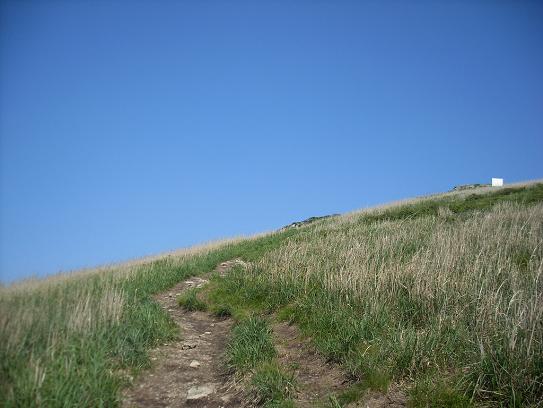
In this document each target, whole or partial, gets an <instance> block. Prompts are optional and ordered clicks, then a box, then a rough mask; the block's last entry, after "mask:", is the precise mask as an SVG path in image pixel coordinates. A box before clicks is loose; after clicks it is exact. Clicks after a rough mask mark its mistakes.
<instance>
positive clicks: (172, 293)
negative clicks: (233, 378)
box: [122, 261, 242, 408]
mask: <svg viewBox="0 0 543 408" xmlns="http://www.w3.org/2000/svg"><path fill="white" fill-rule="evenodd" d="M235 263H236V261H229V262H225V263H223V264H221V265H220V266H219V267H218V268H217V269H216V271H218V272H219V273H224V272H226V271H227V270H228V269H230V268H231V267H232V266H233V265H234V264H235ZM205 283H207V280H206V279H205V278H199V277H193V278H190V279H188V280H186V281H184V282H181V283H179V284H178V285H176V286H175V287H173V288H171V289H170V290H168V291H167V292H165V293H161V294H160V295H158V296H157V297H156V298H155V299H156V301H157V302H158V303H160V305H161V306H162V307H163V308H164V309H166V310H167V311H168V313H169V314H170V316H171V317H172V319H173V320H174V321H175V322H176V323H177V325H178V326H180V327H181V338H182V339H181V340H177V341H174V342H172V343H169V344H164V345H162V346H161V347H159V348H158V349H156V350H153V351H152V352H151V359H152V360H153V361H154V366H153V368H151V369H150V370H148V371H147V372H146V373H143V374H142V375H141V376H140V377H139V378H138V379H137V380H136V381H135V383H134V384H133V386H132V387H130V388H128V389H126V390H125V392H124V394H123V404H122V405H123V407H185V406H186V407H202V408H203V407H210V408H211V407H215V408H217V407H224V408H229V407H239V406H241V405H242V403H241V401H240V399H239V396H238V395H237V393H236V392H235V391H234V390H231V389H230V387H229V382H228V380H229V376H228V375H226V373H224V369H223V365H222V364H221V362H222V353H223V351H224V348H225V345H226V341H227V338H228V335H229V333H230V328H231V327H232V324H233V322H232V320H231V319H227V320H221V319H218V318H215V317H214V316H212V315H210V314H208V313H206V312H199V311H196V312H186V311H184V310H183V309H182V308H180V307H179V305H178V304H177V297H178V296H179V295H180V294H181V293H182V292H183V291H185V290H187V289H189V288H191V287H198V286H201V285H204V284H205Z"/></svg>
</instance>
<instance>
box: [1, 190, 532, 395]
mask: <svg viewBox="0 0 543 408" xmlns="http://www.w3.org/2000/svg"><path fill="white" fill-rule="evenodd" d="M236 257H239V258H242V259H244V260H245V261H248V262H250V265H251V266H250V268H249V269H247V270H246V269H237V270H234V271H233V272H232V273H230V274H229V275H228V276H226V277H224V278H220V277H215V278H214V280H213V281H212V284H211V285H210V286H209V288H208V289H207V292H208V293H207V296H205V297H204V298H205V299H207V301H208V302H209V303H210V307H211V309H212V310H213V309H215V310H223V311H228V313H231V314H233V315H234V316H235V317H236V318H237V319H239V321H240V325H247V322H248V320H247V319H253V320H254V319H255V314H257V315H261V316H260V317H262V316H264V317H266V316H267V315H268V314H270V313H276V315H277V316H279V317H280V318H282V319H287V320H289V321H292V322H293V323H295V324H297V325H299V326H300V328H301V329H302V330H303V332H304V333H305V334H307V335H308V336H311V338H312V340H313V343H314V345H315V346H316V347H317V348H318V349H319V350H320V351H321V352H322V353H323V354H324V355H326V356H328V357H329V358H330V359H332V360H334V361H337V362H339V363H341V364H342V365H344V367H346V369H347V370H348V371H349V372H350V373H351V375H352V377H353V379H354V380H355V381H358V382H359V383H360V385H361V386H360V389H361V390H363V389H364V388H372V387H373V388H381V389H383V388H386V386H387V385H388V384H389V383H390V382H399V381H401V382H402V384H405V386H406V387H407V388H408V389H409V392H410V398H411V404H412V405H413V406H466V405H469V404H473V405H481V404H482V405H492V406H500V405H502V406H537V405H538V404H541V403H543V323H542V321H543V295H542V294H543V291H542V289H543V185H542V184H534V185H528V186H522V187H516V188H503V189H496V190H490V189H484V190H483V191H481V192H478V191H477V190H475V191H471V190H470V191H469V192H466V193H452V194H449V195H442V196H436V197H432V198H429V199H426V200H418V201H415V202H411V203H403V204H398V205H394V206H389V207H387V208H382V209H375V210H369V211H362V212H359V213H352V214H348V215H345V216H340V217H333V218H329V219H325V220H319V221H316V222H314V223H310V224H307V225H305V226H303V227H300V228H293V229H287V230H284V231H281V232H277V233H273V234H269V235H265V236H261V237H258V238H254V239H247V240H241V241H235V242H229V243H224V244H221V245H218V246H216V247H210V248H202V249H201V250H200V251H194V252H192V253H188V254H184V255H180V256H172V257H165V258H163V259H158V260H155V261H152V262H150V263H147V264H142V265H134V266H131V267H124V268H123V267H121V268H118V269H109V270H102V271H98V272H95V273H86V274H82V275H79V276H73V277H67V278H63V279H58V278H53V279H49V280H45V281H43V282H41V283H38V284H29V285H26V286H25V285H20V286H18V287H14V288H12V289H4V290H3V291H2V292H1V294H0V395H2V396H5V397H4V400H3V401H2V403H3V404H4V405H5V406H38V405H47V406H81V405H85V406H111V405H114V404H115V403H117V402H118V398H119V397H118V396H119V389H120V388H121V387H122V386H123V385H126V384H127V382H128V379H129V378H130V375H133V374H137V371H138V370H140V369H142V368H145V367H147V366H148V364H149V361H148V357H147V350H149V348H151V347H153V346H154V345H156V344H158V343H159V342H161V341H164V340H165V339H171V338H173V337H175V336H177V335H178V333H176V329H175V327H174V325H173V324H172V322H171V321H170V320H169V318H168V316H167V314H166V313H165V312H164V311H163V310H162V309H160V308H159V307H158V306H157V304H156V303H155V302H154V301H153V300H152V295H153V294H154V293H158V292H160V291H163V290H164V289H166V288H168V287H171V286H172V285H174V284H175V283H177V282H178V281H180V280H182V279H183V278H185V277H188V276H190V275H193V274H200V273H205V272H209V271H211V270H212V269H213V268H214V267H215V266H216V265H217V264H218V263H219V262H222V261H226V260H229V259H233V258H236ZM242 327H243V326H242ZM237 330H238V332H239V331H240V330H241V329H239V328H238V329H237ZM234 338H235V336H234ZM232 347H233V346H232ZM231 349H232V348H231ZM242 357H243V356H242ZM240 358H241V357H240ZM267 364H269V362H267ZM259 372H260V373H262V371H259ZM263 376H264V377H265V375H264V374H260V377H257V378H256V379H255V380H254V381H255V382H258V381H259V379H260V378H261V377H263ZM340 397H341V396H338V398H336V399H335V401H340V400H341V398H340Z"/></svg>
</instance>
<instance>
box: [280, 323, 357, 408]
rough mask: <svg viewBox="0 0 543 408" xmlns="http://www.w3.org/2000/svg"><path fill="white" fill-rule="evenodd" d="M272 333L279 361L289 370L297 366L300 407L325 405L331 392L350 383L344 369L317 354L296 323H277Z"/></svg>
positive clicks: (296, 401) (296, 374)
mask: <svg viewBox="0 0 543 408" xmlns="http://www.w3.org/2000/svg"><path fill="white" fill-rule="evenodd" d="M273 333H274V336H275V347H276V348H277V358H278V360H279V363H280V364H281V366H283V367H285V368H286V369H287V370H288V369H291V370H294V375H295V378H296V383H297V386H298V393H297V394H296V398H295V399H294V403H295V404H296V406H297V407H301V408H306V407H307V408H310V407H315V406H322V404H324V403H325V402H326V401H327V399H326V398H327V396H328V395H329V394H331V393H338V392H341V391H343V390H345V389H346V388H347V387H348V386H349V381H348V379H347V377H346V375H345V373H344V372H343V371H342V370H340V369H339V367H338V366H336V365H333V364H329V363H327V362H326V361H325V360H324V358H323V357H321V356H320V355H318V354H317V353H316V352H315V351H314V350H313V348H312V347H311V346H310V345H309V344H308V343H309V341H308V340H307V339H304V338H302V336H301V334H300V331H299V330H298V328H297V327H296V326H294V325H289V324H287V323H276V324H274V325H273Z"/></svg>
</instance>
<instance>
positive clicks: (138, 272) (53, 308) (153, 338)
mask: <svg viewBox="0 0 543 408" xmlns="http://www.w3.org/2000/svg"><path fill="white" fill-rule="evenodd" d="M296 233H297V231H285V232H281V233H276V234H271V235H267V236H263V237H261V238H257V239H253V240H246V241H240V242H237V243H233V244H225V245H223V246H221V247H219V248H217V249H213V250H210V251H209V252H206V251H204V252H203V253H202V254H195V255H191V256H186V257H184V258H182V259H177V258H175V257H166V258H164V259H160V260H157V261H154V262H150V263H149V264H145V265H140V266H135V267H132V268H125V269H123V268H120V269H113V270H106V271H102V272H95V273H89V274H82V275H79V276H77V275H76V276H73V277H67V278H61V279H56V278H52V279H49V280H45V281H44V282H43V283H40V284H29V285H26V286H24V287H22V288H19V289H4V290H3V291H2V292H1V293H0V395H2V405H3V406H5V407H33V406H65V407H69V406H88V407H95V406H96V407H100V406H108V407H109V406H116V405H118V404H119V391H120V389H121V388H122V387H123V386H125V385H127V384H128V383H129V382H128V376H126V375H125V374H124V373H127V372H132V373H133V374H137V373H138V372H139V371H140V370H142V369H144V368H146V367H149V356H148V350H149V349H151V348H153V347H155V346H156V345H157V344H159V343H161V342H164V341H167V340H171V339H174V338H176V337H177V336H178V335H179V333H178V331H177V328H176V326H175V324H174V323H173V322H172V321H171V319H170V318H169V316H168V314H167V312H165V311H164V310H162V309H161V308H160V307H159V305H158V304H157V303H156V302H155V301H154V300H153V299H152V296H153V295H154V294H156V293H159V292H162V291H164V290H166V289H168V288H170V287H172V286H174V285H175V284H176V283H178V282H180V281H182V280H183V279H186V278H188V277H190V276H194V275H199V274H204V273H207V272H210V271H212V270H213V269H214V268H215V267H216V266H217V265H218V264H219V263H221V262H224V261H227V260H230V259H234V258H242V259H244V260H246V261H254V260H256V259H258V258H259V257H261V256H262V255H263V254H264V253H267V252H269V251H270V250H273V249H274V248H277V247H278V246H279V245H280V244H281V243H282V242H283V241H284V240H285V239H288V238H289V237H291V236H293V235H295V234H296ZM87 299H88V301H87ZM193 300H194V298H193ZM197 303H198V302H196V304H197ZM196 307H199V306H196ZM110 309H111V310H110Z"/></svg>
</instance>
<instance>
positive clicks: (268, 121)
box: [0, 1, 543, 282]
mask: <svg viewBox="0 0 543 408" xmlns="http://www.w3.org/2000/svg"><path fill="white" fill-rule="evenodd" d="M542 22H543V3H541V2H535V1H534V2H530V1H524V2H519V1H443V2H440V1H410V2H403V1H402V2H401V1H375V2H358V1H353V2H347V1H307V2H302V1H269V2H249V1H247V2H236V1H228V2H226V1H222V2H213V1H193V2H177V1H176V2H174V1H171V2H170V1H111V2H107V1H98V2H91V1H35V2H32V1H25V2H12V1H3V2H1V3H0V155H1V156H0V159H1V163H0V277H1V280H2V281H3V282H8V281H12V280H15V279H20V278H23V277H26V276H29V275H33V274H34V275H39V276H42V275H45V274H50V273H54V272H58V271H67V270H71V269H75V268H81V267H89V266H94V265H99V264H103V263H109V262H113V261H121V260H125V259H130V258H133V257H139V256H143V255H147V254H153V253H157V252H161V251H165V250H170V249H175V248H179V247H183V246H187V245H191V244H195V243H198V242H202V241H207V240H211V239H215V238H220V237H227V236H233V235H239V234H250V233H254V232H259V231H263V230H270V229H274V228H277V227H280V226H282V225H285V224H288V223H290V222H292V221H294V220H300V219H304V218H307V217H310V216H313V215H323V214H328V213H336V212H344V211H348V210H352V209H356V208H361V207H365V206H370V205H374V204H378V203H382V202H386V201H390V200H395V199H399V198H403V197H410V196H415V195H421V194H426V193H430V192H439V191H445V190H448V189H450V188H451V187H452V186H454V185H457V184H463V183H474V182H488V181H489V180H490V178H491V177H493V176H494V177H504V178H505V180H506V182H507V181H520V180H527V179H534V178H540V177H542V176H543V171H542V170H543V164H542V163H543V160H542V158H541V156H542V155H541V152H543V75H542V73H543V24H542Z"/></svg>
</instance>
